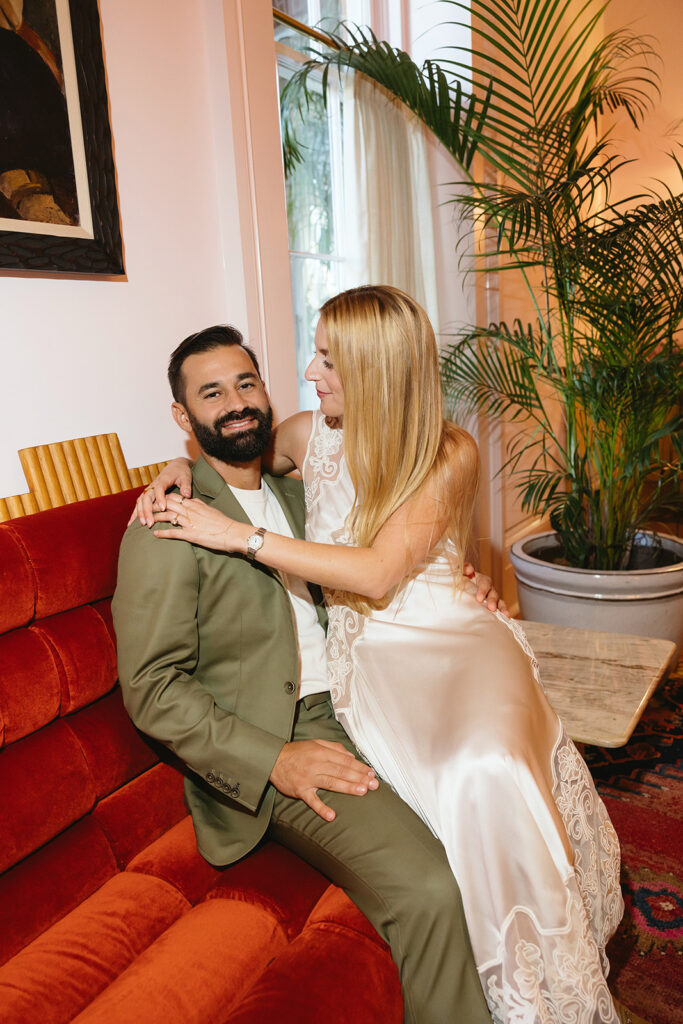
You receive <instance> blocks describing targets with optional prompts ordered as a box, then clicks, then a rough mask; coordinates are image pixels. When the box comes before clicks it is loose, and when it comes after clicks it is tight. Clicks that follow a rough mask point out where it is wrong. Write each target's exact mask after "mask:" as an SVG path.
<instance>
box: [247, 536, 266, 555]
mask: <svg viewBox="0 0 683 1024" xmlns="http://www.w3.org/2000/svg"><path fill="white" fill-rule="evenodd" d="M262 547H263V534H262V533H252V535H251V537H250V538H249V540H248V541H247V555H248V556H249V558H253V557H254V555H255V554H256V552H257V551H259V550H260V549H261V548H262Z"/></svg>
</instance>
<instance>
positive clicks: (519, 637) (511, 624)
mask: <svg viewBox="0 0 683 1024" xmlns="http://www.w3.org/2000/svg"><path fill="white" fill-rule="evenodd" d="M495 616H496V618H497V619H499V620H500V621H501V622H502V623H503V624H504V625H506V626H507V628H508V629H509V630H510V632H511V633H512V634H513V636H514V638H515V640H516V641H517V643H518V644H519V646H520V647H521V648H522V650H523V651H524V653H525V654H526V656H527V657H528V659H529V661H530V662H531V671H532V672H533V674H534V679H535V680H536V682H537V683H538V685H539V686H540V687H541V689H542V690H543V692H545V689H544V686H543V683H542V682H541V670H540V668H539V666H538V662H537V661H536V655H535V654H534V652H533V649H532V647H531V644H530V643H529V641H528V639H527V635H526V633H525V632H524V630H523V629H522V627H521V626H520V624H519V622H517V620H516V619H508V617H507V615H503V613H502V612H499V611H496V612H495Z"/></svg>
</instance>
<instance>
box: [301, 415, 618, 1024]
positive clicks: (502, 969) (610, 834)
mask: <svg viewBox="0 0 683 1024" xmlns="http://www.w3.org/2000/svg"><path fill="white" fill-rule="evenodd" d="M342 442H343V434H342V431H341V430H337V429H332V428H330V427H329V426H328V425H327V423H326V421H325V417H324V416H323V415H322V414H321V413H319V412H316V413H314V414H313V427H312V432H311V437H310V441H309V444H308V450H307V453H306V459H305V463H304V466H303V473H302V475H303V479H304V485H305V489H306V537H307V539H308V540H312V541H320V542H323V543H330V542H333V543H349V538H348V536H347V535H346V533H345V521H346V518H347V515H348V513H349V511H350V508H351V505H352V502H353V486H352V484H351V481H350V478H349V475H348V472H347V469H346V465H345V460H344V454H343V450H342ZM326 600H327V603H328V608H329V614H330V622H329V629H328V644H327V654H328V673H329V678H330V690H331V694H332V700H333V702H334V707H335V713H336V715H337V718H338V719H339V721H340V722H341V723H342V725H343V726H344V728H345V729H346V731H347V733H348V734H349V736H350V737H351V739H352V740H353V742H354V743H355V744H356V746H357V748H358V749H359V751H360V752H361V753H362V754H363V755H364V756H365V757H366V758H367V760H368V761H369V762H370V764H371V765H372V766H373V767H374V768H375V769H376V771H377V772H378V774H379V775H380V776H381V777H382V778H383V779H385V780H386V781H387V782H389V783H390V784H391V786H392V787H393V788H394V789H395V790H396V791H397V792H398V794H399V795H400V796H401V797H402V798H403V799H404V800H405V801H406V802H407V803H408V804H410V806H411V807H412V808H413V809H414V810H415V811H416V812H417V813H418V814H419V815H420V816H421V817H422V819H423V820H424V821H425V822H426V824H427V825H428V826H429V828H430V829H431V830H432V831H433V832H434V833H435V835H436V836H438V838H439V839H440V840H441V841H442V842H443V844H444V846H445V849H446V851H447V854H448V858H449V862H450V864H451V866H452V868H453V872H454V874H455V876H456V878H457V880H458V883H459V885H460V889H461V892H462V898H463V903H464V908H465V914H466V917H467V923H468V927H469V932H470V937H471V941H472V948H473V951H474V957H475V961H476V964H477V968H478V971H479V976H480V978H481V983H482V986H483V989H484V993H485V996H486V999H487V1002H488V1005H489V1008H490V1011H491V1014H492V1017H493V1020H494V1021H495V1022H496V1024H618V1021H619V1017H618V1015H617V1012H616V1010H615V1008H614V1004H613V1001H612V998H611V996H610V993H609V991H608V988H607V983H606V981H605V978H606V975H607V971H608V969H609V964H608V962H607V959H606V957H605V945H606V943H607V941H608V939H609V938H610V937H611V935H612V934H613V932H614V931H615V929H616V927H617V925H618V923H619V921H620V919H621V915H622V913H623V900H622V896H621V890H620V886H619V843H618V840H617V837H616V834H615V831H614V829H613V827H612V824H611V822H610V820H609V817H608V815H607V811H606V810H605V807H604V804H603V803H602V801H601V799H600V798H599V796H598V794H597V792H596V790H595V787H594V785H593V781H592V779H591V776H590V774H589V772H588V769H587V768H586V765H585V764H584V761H583V759H582V758H581V756H580V755H579V753H578V751H577V750H576V747H575V746H574V744H573V743H572V741H571V740H570V739H569V738H568V737H567V735H566V733H565V731H564V729H563V727H562V724H561V722H560V720H559V718H558V717H557V715H556V714H555V712H554V711H553V710H552V708H551V707H550V704H549V703H548V701H547V699H546V697H545V694H544V692H543V689H542V687H541V685H540V681H539V678H538V665H537V663H536V660H535V658H534V655H533V652H532V650H531V648H530V646H529V643H528V641H527V639H526V637H525V635H524V633H523V631H522V630H521V628H520V627H519V626H518V625H517V624H516V623H515V622H513V621H510V620H508V619H506V618H505V616H503V615H501V614H500V613H498V612H496V613H495V614H494V613H491V612H490V611H488V610H487V609H486V608H485V607H483V606H482V605H480V604H479V603H478V602H477V601H476V600H475V599H474V587H473V586H471V585H470V584H467V585H466V589H465V590H462V591H456V590H455V589H454V587H453V582H452V575H451V573H450V569H449V565H448V560H447V558H446V556H445V554H444V553H443V551H442V552H441V553H440V554H439V552H438V549H437V552H436V553H435V555H434V557H433V560H430V564H429V565H428V566H425V567H424V568H423V569H422V570H421V571H418V572H416V573H415V574H414V575H413V576H412V577H411V578H410V579H409V580H408V581H407V582H406V583H405V584H403V585H401V587H400V588H399V590H398V592H397V593H396V594H395V595H394V597H393V599H392V600H391V603H390V604H389V605H388V607H387V608H385V609H384V610H382V611H378V612H373V613H372V614H371V615H369V616H363V615H360V614H359V613H357V612H355V611H353V610H352V609H350V608H349V607H348V606H346V605H344V604H342V603H339V596H338V595H337V594H336V593H335V592H334V591H331V592H328V593H326ZM415 884H416V885H419V879H416V880H415ZM444 1024H455V1022H444Z"/></svg>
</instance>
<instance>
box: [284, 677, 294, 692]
mask: <svg viewBox="0 0 683 1024" xmlns="http://www.w3.org/2000/svg"><path fill="white" fill-rule="evenodd" d="M295 689H296V687H295V685H294V683H293V682H292V681H291V679H288V680H287V682H286V683H285V693H294V691H295Z"/></svg>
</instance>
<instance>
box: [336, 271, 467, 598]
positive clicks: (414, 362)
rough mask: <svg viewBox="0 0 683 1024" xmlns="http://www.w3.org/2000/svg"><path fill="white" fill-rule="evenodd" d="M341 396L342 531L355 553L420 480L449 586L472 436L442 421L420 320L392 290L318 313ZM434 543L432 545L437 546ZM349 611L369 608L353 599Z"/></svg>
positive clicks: (463, 529)
mask: <svg viewBox="0 0 683 1024" xmlns="http://www.w3.org/2000/svg"><path fill="white" fill-rule="evenodd" d="M320 319H321V322H322V324H323V326H324V328H325V332H326V334H327V344H328V350H329V353H330V358H331V360H332V362H333V364H334V367H335V369H336V371H337V373H338V375H339V379H340V382H341V385H342V387H343V389H344V452H345V456H346V461H347V465H348V468H349V473H350V476H351V481H352V483H353V486H354V489H355V495H356V496H355V501H354V505H353V508H352V510H351V514H350V517H349V521H348V526H349V528H350V532H351V536H352V538H353V541H354V543H355V544H356V545H358V546H359V547H368V546H370V545H371V544H372V542H373V541H374V539H375V537H376V536H377V534H378V533H379V531H380V529H381V528H382V526H383V525H384V523H385V522H386V521H387V519H388V518H389V517H390V516H391V514H392V513H393V512H395V511H396V509H397V508H399V506H401V505H402V504H403V503H404V502H405V501H407V499H408V498H410V497H412V496H413V495H415V494H417V492H418V491H419V490H420V489H421V488H422V487H423V486H424V484H425V483H426V482H427V480H430V481H431V482H432V483H433V484H435V493H436V496H437V499H438V500H439V501H443V502H445V503H446V505H447V508H448V513H449V514H448V525H447V528H446V531H445V537H447V538H448V539H450V540H452V541H453V545H454V549H455V552H454V554H453V557H452V562H453V570H454V577H455V578H456V579H458V578H459V577H460V575H461V573H462V564H463V561H464V559H465V555H466V551H467V547H468V544H469V540H470V532H471V525H472V516H473V510H474V501H475V497H476V490H477V483H478V474H479V460H478V453H477V448H476V445H475V443H474V441H473V440H472V438H471V437H470V435H469V434H468V433H467V432H466V431H464V430H462V429H461V428H460V427H456V426H455V425H454V424H452V423H446V422H445V421H444V418H443V402H442V397H441V381H440V378H439V356H438V350H437V345H436V338H435V337H434V331H433V329H432V325H431V324H430V322H429V318H428V317H427V314H426V313H425V311H424V310H423V309H422V307H421V306H420V305H418V303H417V302H415V300H414V299H411V298H410V296H409V295H406V294H405V292H402V291H400V290H399V289H398V288H392V287H390V286H389V285H365V286H363V287H361V288H352V289H350V290H349V291H346V292H342V293H341V294H340V295H336V296H335V297H334V298H332V299H329V300H328V301H327V302H326V303H325V304H324V305H323V306H322V308H321V310H320ZM436 539H437V538H435V541H436ZM346 599H347V603H349V604H350V605H352V606H353V607H356V608H357V609H358V610H360V611H367V610H368V609H369V608H370V607H373V605H372V603H371V602H369V601H366V600H364V599H361V598H359V597H358V596H357V595H355V596H354V595H347V598H346Z"/></svg>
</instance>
